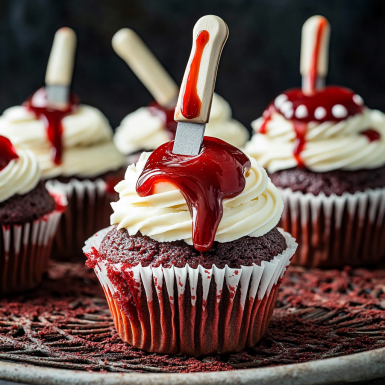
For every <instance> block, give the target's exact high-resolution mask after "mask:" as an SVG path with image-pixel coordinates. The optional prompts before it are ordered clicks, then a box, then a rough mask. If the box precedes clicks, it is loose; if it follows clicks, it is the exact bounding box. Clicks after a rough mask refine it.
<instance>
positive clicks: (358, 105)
mask: <svg viewBox="0 0 385 385" xmlns="http://www.w3.org/2000/svg"><path fill="white" fill-rule="evenodd" d="M362 110H363V102H362V99H361V98H360V97H359V96H358V95H356V94H354V92H353V91H351V90H349V89H347V88H343V87H337V86H329V87H325V88H323V89H315V90H314V92H313V93H311V94H308V93H304V92H303V91H302V90H301V89H292V90H289V91H286V92H284V93H283V94H281V95H279V96H278V97H277V98H276V99H275V100H274V102H272V103H271V104H270V105H269V107H268V108H267V109H266V111H265V112H264V113H263V118H264V122H263V124H262V126H261V127H260V130H259V132H260V133H261V134H266V129H267V124H268V122H269V120H270V119H271V117H272V115H273V114H274V113H278V114H281V115H283V116H284V117H285V118H286V119H288V120H290V121H291V122H292V123H293V125H294V130H295V132H296V135H297V140H296V143H295V147H294V157H295V158H296V160H297V162H298V165H299V166H302V167H303V166H304V165H303V162H302V160H301V157H300V155H301V152H302V151H303V150H304V148H305V145H306V139H305V137H306V132H307V124H308V123H309V122H317V123H323V122H340V121H342V120H344V119H347V118H349V117H351V116H354V115H356V114H359V113H362ZM378 135H379V134H378Z"/></svg>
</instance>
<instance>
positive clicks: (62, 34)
mask: <svg viewBox="0 0 385 385" xmlns="http://www.w3.org/2000/svg"><path fill="white" fill-rule="evenodd" d="M75 50H76V34H75V32H74V31H73V30H72V29H71V28H66V27H65V28H60V29H59V30H58V31H57V32H56V34H55V37H54V40H53V44H52V49H51V54H50V57H49V60H48V65H47V72H46V75H45V89H46V92H47V99H48V106H49V107H51V108H53V109H57V110H62V109H66V108H67V107H68V102H69V94H70V87H71V81H72V73H73V68H74V58H75Z"/></svg>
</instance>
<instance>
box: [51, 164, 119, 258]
mask: <svg viewBox="0 0 385 385" xmlns="http://www.w3.org/2000/svg"><path fill="white" fill-rule="evenodd" d="M124 172H125V169H124V168H122V169H120V170H117V171H112V172H109V173H107V174H105V175H103V176H102V177H99V178H94V179H84V180H81V179H76V178H71V179H70V178H59V179H53V180H49V181H47V187H48V188H55V189H58V190H60V191H62V192H64V193H65V194H66V196H67V199H68V207H67V210H66V212H65V213H64V215H63V217H62V218H61V220H60V223H59V228H58V231H57V234H56V237H55V241H54V247H53V253H52V257H53V259H57V260H64V261H70V260H72V261H76V260H82V259H84V254H83V252H82V248H83V246H84V242H85V240H86V239H88V238H89V237H90V236H91V235H92V234H95V232H96V231H98V230H99V229H100V228H104V227H106V226H108V225H109V224H110V215H111V214H112V209H111V202H113V201H116V200H117V199H118V193H117V192H115V190H114V187H115V185H116V184H117V183H118V182H120V181H121V180H122V179H123V177H124Z"/></svg>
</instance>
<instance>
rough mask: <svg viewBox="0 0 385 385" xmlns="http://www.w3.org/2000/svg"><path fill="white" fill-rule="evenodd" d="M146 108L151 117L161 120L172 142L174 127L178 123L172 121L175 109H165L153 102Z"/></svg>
mask: <svg viewBox="0 0 385 385" xmlns="http://www.w3.org/2000/svg"><path fill="white" fill-rule="evenodd" d="M148 108H149V110H150V112H151V114H152V115H154V116H159V117H160V118H161V119H162V121H163V124H164V127H165V128H166V130H167V131H168V133H169V134H170V140H173V139H174V138H175V134H176V127H177V125H178V123H177V122H176V121H175V120H174V113H175V107H174V108H165V107H162V106H161V105H159V104H158V103H156V102H153V103H151V104H150V105H149V107H148Z"/></svg>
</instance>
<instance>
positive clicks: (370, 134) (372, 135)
mask: <svg viewBox="0 0 385 385" xmlns="http://www.w3.org/2000/svg"><path fill="white" fill-rule="evenodd" d="M361 135H364V136H366V137H367V138H368V140H369V142H375V141H376V140H380V139H381V134H380V133H379V132H378V131H376V130H373V129H372V128H369V129H367V130H365V131H362V132H361Z"/></svg>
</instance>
